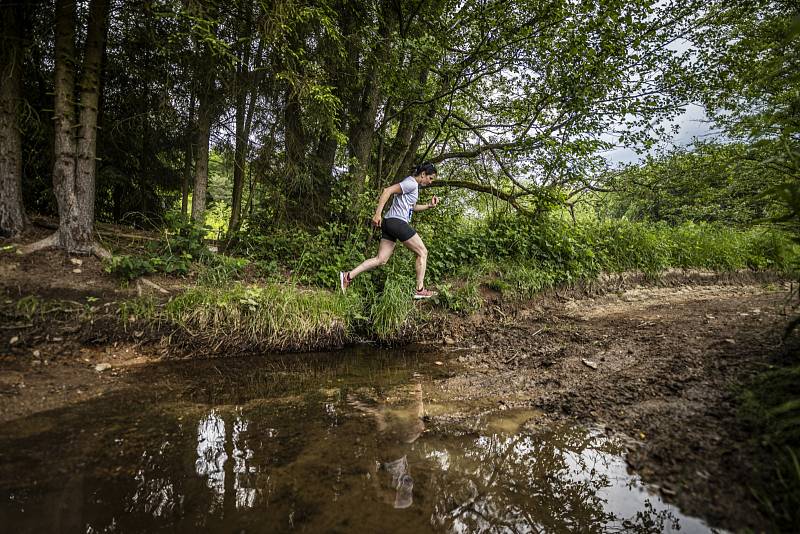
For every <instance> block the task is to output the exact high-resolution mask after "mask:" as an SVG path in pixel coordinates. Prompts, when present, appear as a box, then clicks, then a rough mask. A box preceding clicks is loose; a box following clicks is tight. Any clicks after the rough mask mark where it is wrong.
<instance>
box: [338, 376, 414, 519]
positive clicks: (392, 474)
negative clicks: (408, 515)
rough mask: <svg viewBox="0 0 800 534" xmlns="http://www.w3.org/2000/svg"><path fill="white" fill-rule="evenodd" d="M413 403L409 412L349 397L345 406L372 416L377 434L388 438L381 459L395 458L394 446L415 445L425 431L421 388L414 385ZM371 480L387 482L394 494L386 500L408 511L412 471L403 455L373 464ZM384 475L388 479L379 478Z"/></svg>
mask: <svg viewBox="0 0 800 534" xmlns="http://www.w3.org/2000/svg"><path fill="white" fill-rule="evenodd" d="M413 400H414V403H413V405H412V406H411V409H410V410H390V409H387V408H386V406H385V405H381V406H378V407H375V406H369V405H367V404H365V403H363V402H361V401H359V400H357V399H355V398H353V397H352V396H348V402H349V403H350V405H351V406H353V407H355V408H356V409H358V410H359V411H361V412H363V413H365V414H369V415H371V416H372V417H373V418H374V419H375V425H376V427H377V430H378V432H379V433H380V434H382V435H383V436H384V437H388V438H389V440H388V441H389V444H388V445H389V446H387V449H389V450H388V451H387V450H384V451H382V452H383V456H384V457H386V456H387V455H388V456H389V457H395V455H394V454H390V453H391V452H392V451H391V450H392V449H395V450H396V449H397V447H396V446H395V445H396V444H397V443H403V444H407V443H414V442H415V441H416V440H417V439H418V438H419V437H420V436H421V435H422V433H423V432H424V431H425V423H424V422H423V420H422V417H423V416H424V415H425V410H424V406H423V404H422V385H421V384H415V385H414V390H413ZM371 472H372V475H373V479H374V480H376V481H377V480H378V479H379V478H388V481H387V482H386V483H387V484H388V485H389V487H390V488H391V490H392V491H393V492H394V494H393V496H392V497H391V498H387V499H386V500H387V501H388V502H389V503H391V504H392V505H393V506H394V507H395V508H398V509H402V508H408V507H409V506H411V504H412V503H413V501H414V494H413V490H414V479H413V478H412V477H411V470H410V469H409V467H408V458H407V456H406V454H403V455H402V456H400V457H398V458H397V459H396V460H392V461H388V462H375V464H374V469H373V470H371ZM381 473H387V474H388V477H385V476H383V475H381Z"/></svg>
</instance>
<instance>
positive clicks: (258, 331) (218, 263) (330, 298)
mask: <svg viewBox="0 0 800 534" xmlns="http://www.w3.org/2000/svg"><path fill="white" fill-rule="evenodd" d="M430 230H431V229H426V228H425V227H424V225H423V227H422V228H421V229H420V232H421V233H422V235H423V238H424V239H425V240H426V242H427V243H428V249H429V251H430V256H429V262H428V273H429V277H428V278H429V280H431V281H433V283H434V284H436V285H437V286H438V289H439V295H438V296H437V297H436V298H435V299H433V305H434V306H435V307H438V308H440V309H443V310H445V311H450V312H469V311H472V310H475V309H477V308H479V307H480V306H481V304H482V298H481V294H480V286H481V285H483V286H486V287H489V288H491V289H493V290H495V291H498V292H500V293H501V294H502V295H503V297H504V298H506V299H510V300H515V299H527V298H531V297H533V296H535V295H536V294H537V293H539V292H541V291H543V290H546V289H549V288H552V287H556V286H563V285H569V284H572V283H575V282H578V281H582V280H592V279H594V278H596V277H597V276H598V275H599V274H601V273H604V272H605V273H616V272H626V271H641V272H644V273H646V274H647V275H648V276H649V277H651V278H653V279H655V278H657V277H658V276H659V273H661V272H662V271H664V270H665V269H669V268H693V269H708V270H716V271H734V270H739V269H746V268H750V269H756V270H762V269H772V270H777V271H783V272H788V270H789V269H790V267H789V266H790V265H791V263H792V261H793V259H794V258H796V257H797V254H798V253H797V247H796V246H793V245H792V244H791V242H790V241H789V240H788V239H787V238H786V237H785V236H784V235H782V234H780V233H778V232H776V231H774V230H768V229H763V228H754V229H749V230H736V229H732V228H727V227H719V226H712V225H708V224H691V223H687V224H684V225H681V226H678V227H670V226H667V225H662V224H647V223H631V222H627V221H602V222H599V221H594V222H590V223H583V224H579V225H573V224H571V223H568V222H565V221H561V220H558V219H555V220H549V221H545V222H543V223H538V224H534V223H531V222H528V221H525V220H519V219H504V220H495V221H486V222H477V223H472V224H469V225H465V224H461V225H454V226H452V227H450V228H447V227H443V226H442V225H441V224H439V225H437V228H436V231H435V232H433V231H430ZM321 235H322V236H324V237H325V239H322V238H321V237H320V236H321ZM337 239H344V243H343V244H341V243H340V244H337ZM309 240H310V241H309ZM275 243H276V244H278V245H279V248H275V249H270V248H269V247H267V246H263V247H261V248H259V249H258V250H257V251H256V249H255V248H251V256H250V258H249V259H248V260H241V259H237V260H235V261H234V260H232V259H230V258H226V257H224V256H218V257H217V256H215V257H214V258H213V260H212V261H206V262H205V263H204V264H203V265H202V266H201V267H199V272H198V276H197V281H198V285H197V286H195V287H193V288H191V289H189V290H187V291H186V292H185V293H183V294H181V295H179V296H177V297H175V298H173V299H172V300H171V301H170V302H169V303H168V304H167V305H166V306H165V307H164V308H163V309H158V310H156V311H155V312H153V311H152V310H148V313H152V314H153V320H155V321H158V322H161V323H164V322H166V323H167V324H171V325H174V326H175V327H177V329H178V331H179V332H181V333H182V334H183V335H185V336H186V337H188V338H191V339H193V340H195V341H197V342H199V343H202V344H205V345H210V346H211V347H212V348H213V349H214V350H215V351H216V350H220V351H222V350H225V349H229V350H253V349H261V350H299V349H311V348H321V347H330V346H336V345H339V344H341V343H343V342H347V341H351V340H354V339H357V338H362V339H364V338H369V339H379V340H384V341H391V340H394V339H399V338H402V337H404V336H405V334H407V332H408V330H409V329H411V328H413V327H414V325H415V323H418V322H420V320H421V319H424V318H423V317H422V316H421V313H424V312H422V310H430V307H428V306H424V307H420V306H415V305H414V302H413V301H412V300H411V293H412V290H413V287H414V269H413V256H412V255H411V254H410V253H409V252H408V251H406V250H404V249H398V252H397V253H396V254H395V257H394V258H393V259H392V260H391V261H390V263H389V264H388V265H387V266H386V267H384V268H383V269H379V270H376V271H372V272H370V273H365V274H364V275H363V276H361V277H359V278H358V279H357V280H356V281H355V282H354V283H353V285H352V286H351V288H350V290H349V291H348V293H347V295H346V296H342V295H341V294H340V293H339V292H338V288H337V283H338V278H337V277H336V273H337V272H338V270H340V269H341V270H344V269H347V268H348V267H352V266H354V265H355V264H356V263H357V262H359V261H360V260H361V259H363V258H364V257H366V256H368V255H371V254H372V253H373V252H374V251H372V250H369V249H366V248H365V246H364V244H363V243H361V244H360V248H357V247H356V242H355V238H353V237H352V235H349V234H346V233H341V229H336V228H334V229H328V231H323V232H321V233H320V234H316V235H314V236H311V237H308V236H307V235H305V236H304V235H303V234H302V233H298V234H297V235H295V236H291V237H290V236H277V237H276V240H275ZM370 246H371V247H373V248H374V247H375V243H374V242H373V243H371V244H370ZM295 248H299V249H300V250H301V251H302V252H301V253H300V254H298V255H296V256H292V251H293V249H295ZM274 253H279V254H280V257H275V256H273V254H274ZM287 257H296V258H298V260H296V261H294V262H287V261H286V260H285V258H287ZM279 261H280V263H278V262H279ZM248 262H250V263H252V264H253V265H264V264H267V265H271V266H278V265H279V266H280V267H279V268H278V267H276V268H274V269H273V275H272V276H271V278H270V280H272V281H270V282H267V283H264V282H263V281H261V282H260V283H258V284H247V283H245V282H243V281H241V280H240V279H241V276H242V273H243V272H244V271H245V270H246V267H247V265H245V264H246V263H248ZM234 263H235V265H233V264H234ZM281 269H282V270H283V272H288V273H289V282H287V279H286V275H282V276H281V275H278V274H275V273H277V272H279V271H280V270H281ZM128 306H130V304H129V305H128ZM123 316H125V313H123ZM223 347H224V349H223Z"/></svg>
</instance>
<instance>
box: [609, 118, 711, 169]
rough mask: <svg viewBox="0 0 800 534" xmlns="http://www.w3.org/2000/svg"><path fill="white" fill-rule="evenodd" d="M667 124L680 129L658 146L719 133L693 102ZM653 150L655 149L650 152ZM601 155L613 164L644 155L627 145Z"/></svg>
mask: <svg viewBox="0 0 800 534" xmlns="http://www.w3.org/2000/svg"><path fill="white" fill-rule="evenodd" d="M667 124H668V125H670V124H677V125H679V126H680V130H679V131H678V133H677V135H675V136H674V137H673V138H672V139H671V140H670V141H669V142H667V143H665V144H662V145H660V148H668V147H670V146H688V145H691V144H692V143H693V142H694V140H695V139H700V140H710V139H713V138H715V137H719V135H720V133H719V131H718V130H717V129H715V128H713V125H712V124H711V123H710V122H709V119H708V117H707V116H706V113H705V109H704V108H703V107H702V106H697V105H694V104H691V105H689V106H688V107H687V108H686V111H685V112H684V113H683V115H681V116H680V117H678V118H677V119H675V120H674V121H671V122H669V123H667ZM654 151H655V149H653V150H652V151H651V152H654ZM603 155H604V156H605V158H606V159H607V160H608V161H609V162H611V164H612V165H615V166H616V165H618V164H622V163H633V162H636V161H639V160H641V159H643V157H644V155H642V156H639V155H637V154H636V152H634V151H633V150H632V149H630V148H627V147H617V148H615V149H614V150H610V151H608V152H605V153H604V154H603Z"/></svg>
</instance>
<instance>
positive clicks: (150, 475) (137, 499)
mask: <svg viewBox="0 0 800 534" xmlns="http://www.w3.org/2000/svg"><path fill="white" fill-rule="evenodd" d="M170 446H171V444H170V442H169V441H165V442H164V443H162V444H161V447H160V448H159V450H158V452H157V453H155V454H150V453H149V452H147V451H144V452H143V453H142V456H141V459H140V462H139V467H138V469H137V471H136V476H135V478H134V480H135V481H136V491H135V492H134V493H133V496H131V498H130V502H129V504H128V506H127V508H126V511H128V512H144V513H145V514H149V515H152V516H153V517H160V518H164V519H169V518H170V517H171V516H173V514H176V513H177V514H180V509H181V505H182V504H183V500H184V496H183V495H181V494H179V493H178V491H177V490H176V489H175V484H174V483H173V482H172V480H170V479H169V478H166V477H165V474H166V473H167V472H168V468H169V464H168V460H165V457H166V454H165V453H166V452H167V450H168V449H169V448H170Z"/></svg>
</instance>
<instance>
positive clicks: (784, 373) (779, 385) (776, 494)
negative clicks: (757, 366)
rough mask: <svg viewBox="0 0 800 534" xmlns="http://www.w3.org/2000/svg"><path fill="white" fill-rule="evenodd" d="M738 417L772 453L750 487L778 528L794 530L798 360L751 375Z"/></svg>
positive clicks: (799, 513)
mask: <svg viewBox="0 0 800 534" xmlns="http://www.w3.org/2000/svg"><path fill="white" fill-rule="evenodd" d="M739 419H740V422H741V424H742V426H743V427H745V428H747V429H748V430H749V431H750V433H751V434H752V435H753V436H754V437H753V439H754V440H755V441H756V443H755V444H756V446H758V447H761V448H762V449H763V450H765V451H767V452H768V453H770V454H771V457H772V463H771V465H768V466H766V468H764V469H763V470H762V471H761V472H760V474H761V478H760V480H759V481H758V482H756V483H755V484H754V486H753V487H752V488H751V491H752V492H753V495H755V497H756V498H757V499H758V501H759V503H760V505H761V507H762V510H763V511H764V513H765V514H766V515H767V517H769V518H770V519H771V521H772V522H773V523H774V525H775V527H777V529H779V530H781V531H787V532H788V531H792V530H794V529H795V528H796V527H797V525H798V524H800V461H798V453H800V365H797V364H794V365H789V366H787V367H782V368H777V369H772V370H769V371H766V372H764V373H761V374H760V375H758V376H757V377H755V378H754V379H753V380H752V381H751V382H750V384H748V385H747V387H746V388H745V389H744V390H743V392H742V393H741V395H740V408H739Z"/></svg>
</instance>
